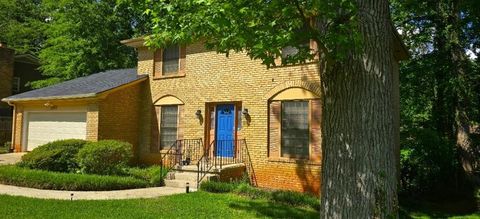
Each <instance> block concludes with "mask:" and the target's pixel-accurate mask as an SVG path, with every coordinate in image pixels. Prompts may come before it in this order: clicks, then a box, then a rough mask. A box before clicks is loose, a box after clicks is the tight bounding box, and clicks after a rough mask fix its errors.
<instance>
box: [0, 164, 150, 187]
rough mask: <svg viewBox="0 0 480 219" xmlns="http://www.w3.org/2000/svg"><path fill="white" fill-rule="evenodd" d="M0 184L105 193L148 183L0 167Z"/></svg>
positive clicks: (118, 178)
mask: <svg viewBox="0 0 480 219" xmlns="http://www.w3.org/2000/svg"><path fill="white" fill-rule="evenodd" d="M0 183H2V184H8V185H15V186H23V187H31V188H38V189H55V190H71V191H105V190H120V189H133V188H143V187H147V186H148V182H146V181H143V180H140V179H135V178H133V177H120V176H98V175H85V174H75V173H57V172H49V171H43V170H31V169H26V168H21V167H16V166H0Z"/></svg>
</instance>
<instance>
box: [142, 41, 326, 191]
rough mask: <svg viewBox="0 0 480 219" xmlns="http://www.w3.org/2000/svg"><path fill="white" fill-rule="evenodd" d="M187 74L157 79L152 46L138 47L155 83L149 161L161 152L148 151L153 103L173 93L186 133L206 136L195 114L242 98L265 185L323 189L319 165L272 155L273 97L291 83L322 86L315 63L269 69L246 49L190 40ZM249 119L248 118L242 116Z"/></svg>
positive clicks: (146, 132) (146, 111)
mask: <svg viewBox="0 0 480 219" xmlns="http://www.w3.org/2000/svg"><path fill="white" fill-rule="evenodd" d="M186 50H187V55H186V63H185V76H184V77H178V78H168V79H154V78H153V77H152V76H153V75H152V74H153V69H154V63H153V54H154V53H153V51H149V50H148V49H146V48H139V49H138V54H139V62H138V70H139V73H148V74H149V75H150V79H149V80H150V83H149V85H148V86H145V89H144V90H143V94H142V95H143V98H142V101H143V102H142V107H141V118H140V121H141V123H140V124H142V125H141V127H140V129H141V131H140V138H139V145H140V149H139V150H140V151H141V157H142V158H144V159H143V160H144V161H156V160H158V159H159V157H158V155H155V154H151V153H149V147H150V140H151V137H150V134H151V130H150V125H151V122H150V121H151V113H150V112H151V110H152V107H153V105H152V103H153V102H155V101H156V100H158V99H159V98H161V97H163V96H165V95H173V96H176V97H177V98H179V99H180V100H182V101H183V102H184V103H185V106H184V121H185V129H184V137H185V138H204V130H205V127H204V125H201V124H199V121H198V119H197V118H196V116H195V112H196V111H197V110H202V115H203V116H204V117H205V103H207V102H230V101H241V102H242V106H243V107H244V108H247V109H248V111H249V114H250V117H251V120H250V123H249V125H248V124H247V123H246V122H245V121H243V122H242V124H243V127H242V130H241V135H242V136H243V137H245V138H246V141H247V144H248V147H249V150H250V155H251V159H252V163H253V167H254V171H255V173H256V178H257V182H258V185H259V186H260V187H269V188H282V189H291V190H297V191H312V192H314V193H317V194H318V192H319V186H320V165H319V164H318V163H316V164H311V163H307V164H302V163H298V162H297V161H296V160H289V159H282V160H279V159H269V157H268V146H267V145H268V100H269V98H270V97H272V96H273V95H274V94H276V93H278V92H280V91H282V90H284V89H286V88H290V87H302V88H305V89H308V90H310V91H312V92H314V93H316V94H319V92H320V78H319V75H318V71H317V70H318V66H317V65H316V64H306V65H298V66H289V67H278V68H272V69H267V68H266V66H264V65H262V64H261V61H259V60H251V59H250V58H249V57H247V56H246V55H245V54H243V53H232V54H230V56H229V57H228V58H227V57H225V55H223V54H217V53H216V52H212V51H205V49H204V48H203V46H202V45H201V44H194V45H191V46H187V49H186ZM243 120H245V118H243Z"/></svg>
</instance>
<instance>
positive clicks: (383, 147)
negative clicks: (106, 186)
mask: <svg viewBox="0 0 480 219" xmlns="http://www.w3.org/2000/svg"><path fill="white" fill-rule="evenodd" d="M357 5H358V19H359V20H358V21H359V22H358V28H359V31H360V33H361V35H362V37H363V44H362V48H361V50H358V51H352V53H351V54H349V55H348V57H347V58H346V59H344V60H343V61H340V62H338V63H337V64H335V65H334V66H333V67H331V68H327V69H326V70H325V71H324V72H322V83H323V88H324V95H325V99H324V120H323V123H322V125H323V130H324V132H323V144H322V146H323V167H324V168H322V193H321V196H322V197H321V199H322V200H321V205H322V208H321V209H322V210H321V213H320V214H321V218H387V217H394V218H396V217H398V200H397V169H396V155H395V153H396V152H398V151H397V150H395V148H396V147H395V145H396V143H397V142H395V141H396V138H395V136H396V135H395V132H398V131H399V130H398V129H397V128H396V127H395V125H394V124H395V116H396V113H395V109H394V107H395V104H398V103H397V102H395V101H394V98H393V97H394V94H393V89H394V88H393V84H394V83H393V77H394V65H393V64H394V63H393V62H394V56H393V34H392V26H391V23H390V22H391V19H390V14H389V4H388V1H387V0H368V1H367V0H365V1H362V0H357Z"/></svg>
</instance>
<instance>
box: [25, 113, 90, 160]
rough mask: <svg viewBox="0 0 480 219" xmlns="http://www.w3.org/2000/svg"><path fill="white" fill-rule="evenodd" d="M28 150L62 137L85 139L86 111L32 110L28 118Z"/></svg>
mask: <svg viewBox="0 0 480 219" xmlns="http://www.w3.org/2000/svg"><path fill="white" fill-rule="evenodd" d="M26 131H27V135H26V136H27V139H26V143H27V147H26V148H27V151H31V150H33V149H34V148H36V147H37V146H39V145H42V144H45V143H48V142H51V141H54V140H60V139H71V138H75V139H85V138H86V136H87V115H86V113H85V112H54V113H53V112H45V113H43V112H41V113H40V112H30V113H28V120H27V130H26Z"/></svg>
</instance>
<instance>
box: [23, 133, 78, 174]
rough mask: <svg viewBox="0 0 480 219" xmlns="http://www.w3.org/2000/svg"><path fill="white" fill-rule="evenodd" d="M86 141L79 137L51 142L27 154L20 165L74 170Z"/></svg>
mask: <svg viewBox="0 0 480 219" xmlns="http://www.w3.org/2000/svg"><path fill="white" fill-rule="evenodd" d="M86 143H87V141H85V140H79V139H68V140H58V141H53V142H49V143H47V144H44V145H41V146H39V147H37V148H35V149H33V150H32V151H31V152H30V153H27V154H25V155H24V156H23V157H22V160H21V162H20V163H19V164H18V165H19V166H21V167H27V168H30V169H39V170H49V171H55V172H73V171H75V170H76V169H77V168H78V163H77V161H76V159H75V157H76V155H77V153H78V151H79V150H80V149H82V148H83V146H84V145H85V144H86Z"/></svg>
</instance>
